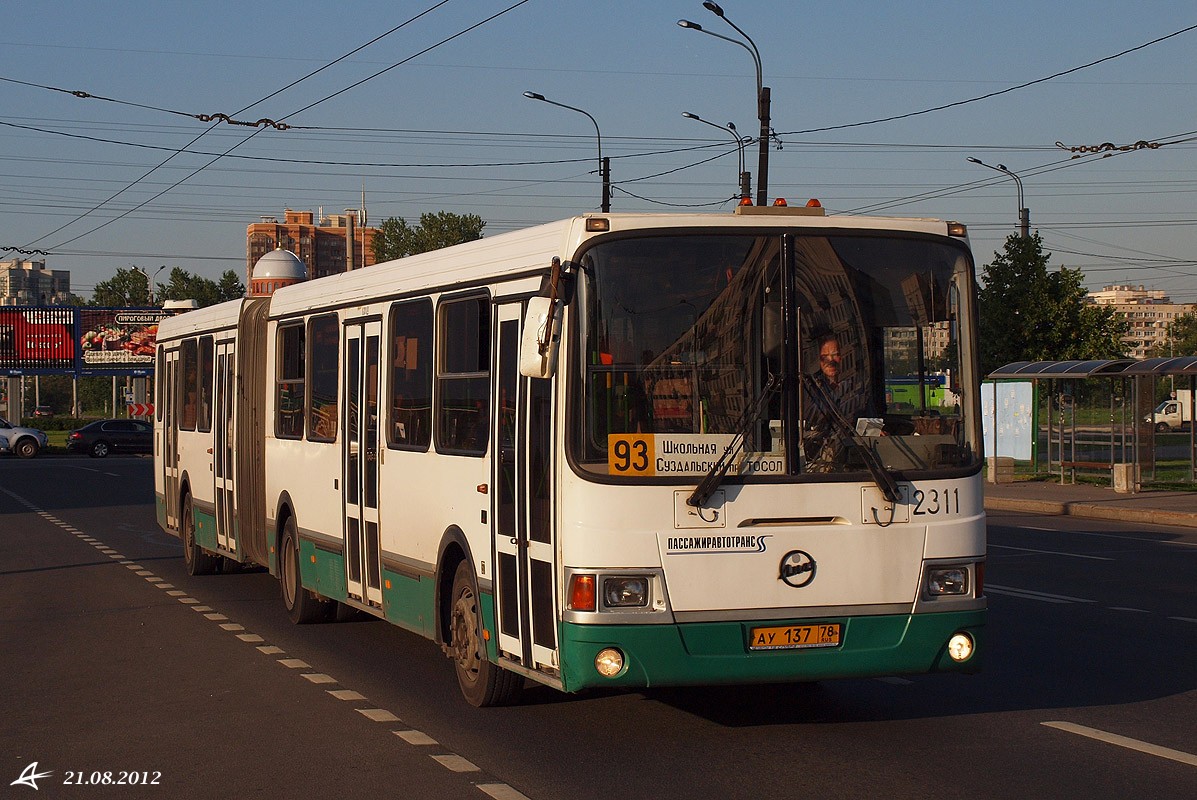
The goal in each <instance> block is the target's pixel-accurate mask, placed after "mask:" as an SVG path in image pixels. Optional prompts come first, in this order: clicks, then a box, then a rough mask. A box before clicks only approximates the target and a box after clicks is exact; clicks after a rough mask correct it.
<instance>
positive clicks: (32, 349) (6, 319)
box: [0, 307, 75, 375]
mask: <svg viewBox="0 0 1197 800" xmlns="http://www.w3.org/2000/svg"><path fill="white" fill-rule="evenodd" d="M74 371H75V309H74V308H69V307H49V308H41V307H38V308H17V307H13V308H0V374H6V375H24V374H33V373H41V372H74Z"/></svg>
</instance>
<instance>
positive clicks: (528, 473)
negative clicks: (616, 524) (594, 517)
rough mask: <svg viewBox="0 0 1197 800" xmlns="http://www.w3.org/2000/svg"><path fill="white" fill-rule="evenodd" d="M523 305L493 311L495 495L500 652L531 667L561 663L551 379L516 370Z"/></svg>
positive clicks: (549, 667) (553, 381) (517, 304)
mask: <svg viewBox="0 0 1197 800" xmlns="http://www.w3.org/2000/svg"><path fill="white" fill-rule="evenodd" d="M522 311H523V305H522V304H520V303H509V304H504V305H500V306H498V308H497V312H498V314H497V319H498V324H499V334H498V337H499V341H498V347H497V348H496V362H497V363H496V365H495V370H494V375H495V390H494V397H495V412H496V421H497V422H496V425H495V443H494V449H493V452H494V461H493V464H494V467H493V469H494V475H493V479H492V484H493V485H494V486H495V487H496V490H497V491H496V493H495V494H496V496H495V499H494V503H495V509H494V524H493V525H492V531H493V535H494V544H495V558H496V561H495V564H496V569H495V579H494V585H495V608H496V614H497V616H498V620H497V623H498V625H497V627H498V630H499V649H500V650H501V651H503V652H504V653H505V654H506V655H507V656H508V657H510V658H514V659H515V660H517V661H519V662H520V663H521V664H523V665H524V666H526V667H528V668H530V669H538V670H543V669H546V668H547V669H551V670H555V669H557V667H558V659H557V606H558V603H557V596H556V586H557V581H556V577H555V576H556V574H557V557H556V552H557V546H556V527H555V519H554V515H553V512H554V506H553V486H554V483H553V469H554V466H555V465H554V463H553V449H552V447H551V443H552V431H553V428H552V417H553V415H552V410H553V387H554V386H555V383H556V382H555V379H535V380H533V379H531V378H525V377H523V376H522V375H520V373H519V346H520V326H521V324H522V321H521V318H522V316H523V314H522Z"/></svg>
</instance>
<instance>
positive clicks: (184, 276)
mask: <svg viewBox="0 0 1197 800" xmlns="http://www.w3.org/2000/svg"><path fill="white" fill-rule="evenodd" d="M244 296H245V284H243V283H242V282H241V279H240V278H238V277H237V273H236V272H234V271H233V270H231V269H230V270H225V271H224V273H223V274H222V275H221V276H220V282H219V283H217V282H216V281H213V280H209V279H208V278H204V277H201V276H199V275H192V274H191V273H190V272H188V271H187V270H185V269H183V268H181V267H175V268H174V269H172V270H171V271H170V279H169V280H167V282H166V285H165V286H163V287H161V291H160V292H159V293H158V299H159V300H195V301H196V302H197V303H199V305H200V308H203V307H205V306H211V305H216V304H217V303H223V302H224V301H226V300H235V299H237V298H238V297H244Z"/></svg>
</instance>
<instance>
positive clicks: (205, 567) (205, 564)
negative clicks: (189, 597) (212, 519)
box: [179, 495, 220, 575]
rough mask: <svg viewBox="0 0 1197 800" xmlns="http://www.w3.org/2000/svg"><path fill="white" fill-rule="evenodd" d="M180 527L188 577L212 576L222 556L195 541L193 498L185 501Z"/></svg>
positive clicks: (189, 497) (218, 566) (188, 497)
mask: <svg viewBox="0 0 1197 800" xmlns="http://www.w3.org/2000/svg"><path fill="white" fill-rule="evenodd" d="M179 527H180V528H181V529H182V530H181V531H180V533H181V536H182V539H183V563H184V565H185V566H186V567H187V574H188V575H211V574H212V573H214V572H216V570H217V569H219V568H220V556H214V555H212V554H211V553H209V552H208V551H207V550H205V549H204V548H202V547H200V546H199V545H198V544H197V543H196V541H195V516H194V515H193V514H192V513H191V496H190V495H188V496H187V498H186V499H185V500H183V512H182V518H181V519H180V520H179Z"/></svg>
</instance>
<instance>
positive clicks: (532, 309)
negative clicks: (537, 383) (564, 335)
mask: <svg viewBox="0 0 1197 800" xmlns="http://www.w3.org/2000/svg"><path fill="white" fill-rule="evenodd" d="M560 345H561V303H559V302H557V301H556V300H554V299H553V298H551V297H533V298H531V299H530V300H528V311H527V313H526V314H525V315H524V335H523V338H522V341H521V342H520V374H521V375H523V376H525V377H528V378H551V377H552V376H553V374H554V373H555V372H556V371H557V349H558V347H560Z"/></svg>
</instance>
